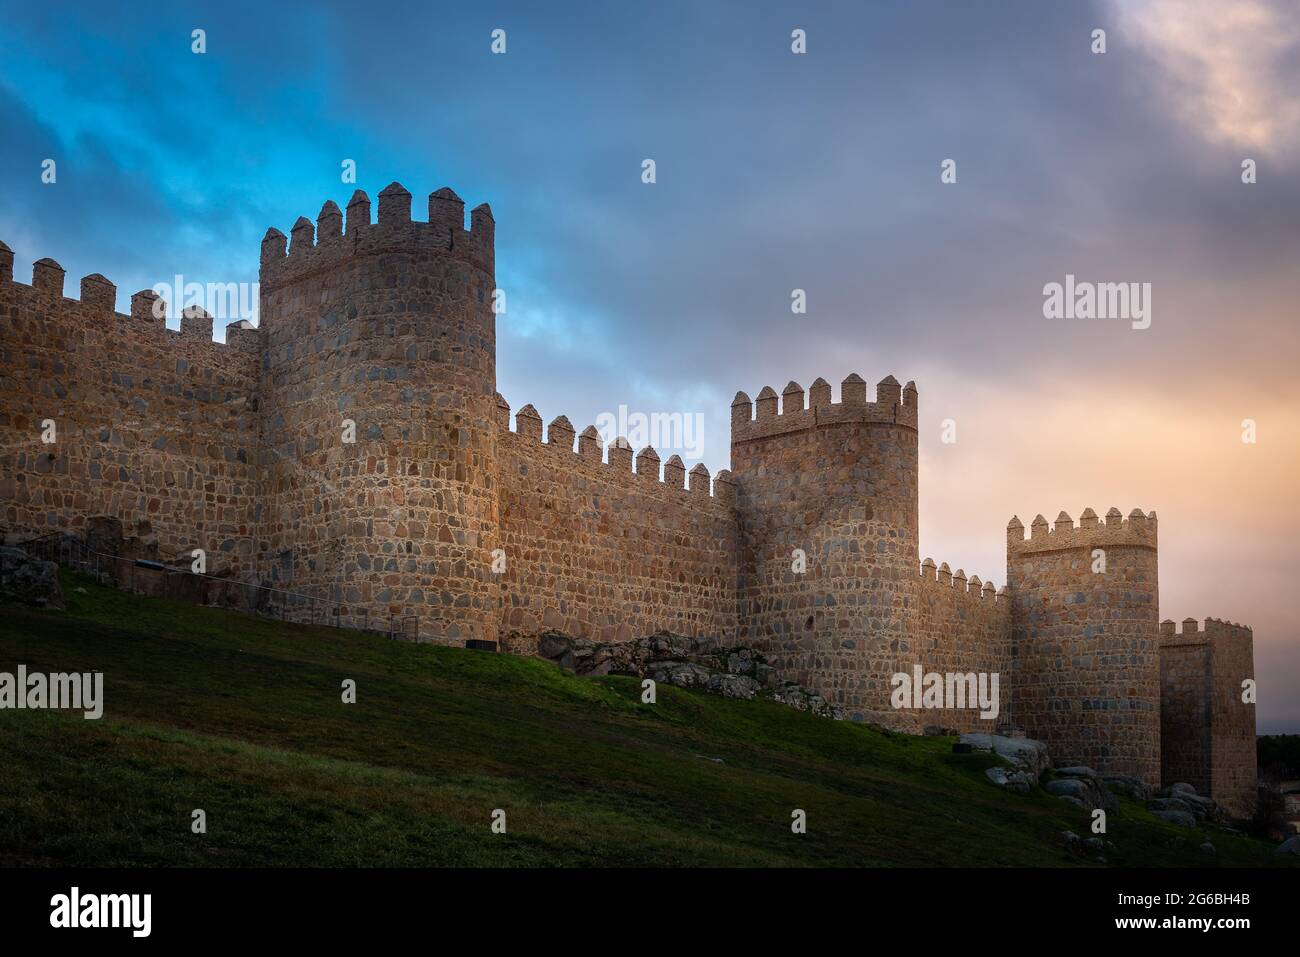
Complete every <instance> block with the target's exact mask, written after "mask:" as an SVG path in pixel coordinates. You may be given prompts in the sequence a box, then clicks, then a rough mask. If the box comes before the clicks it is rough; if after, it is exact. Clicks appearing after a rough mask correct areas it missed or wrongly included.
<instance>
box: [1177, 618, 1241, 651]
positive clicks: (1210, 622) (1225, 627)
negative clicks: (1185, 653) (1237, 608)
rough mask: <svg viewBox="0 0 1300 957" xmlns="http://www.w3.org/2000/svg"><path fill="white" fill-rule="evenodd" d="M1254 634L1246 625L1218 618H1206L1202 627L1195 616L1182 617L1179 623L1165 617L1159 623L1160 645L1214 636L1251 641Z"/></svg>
mask: <svg viewBox="0 0 1300 957" xmlns="http://www.w3.org/2000/svg"><path fill="white" fill-rule="evenodd" d="M1254 635H1255V633H1254V631H1253V630H1252V629H1251V628H1250V627H1249V626H1247V625H1239V624H1237V622H1235V621H1223V620H1222V619H1219V618H1206V619H1205V626H1204V627H1201V624H1200V622H1198V621H1197V620H1196V619H1195V618H1184V619H1183V620H1182V622H1181V623H1175V622H1174V621H1173V619H1170V618H1166V619H1165V620H1164V621H1162V622H1161V623H1160V644H1161V646H1162V647H1163V646H1164V645H1173V644H1187V643H1192V642H1208V641H1212V640H1213V639H1215V638H1225V639H1229V640H1235V641H1253V640H1254Z"/></svg>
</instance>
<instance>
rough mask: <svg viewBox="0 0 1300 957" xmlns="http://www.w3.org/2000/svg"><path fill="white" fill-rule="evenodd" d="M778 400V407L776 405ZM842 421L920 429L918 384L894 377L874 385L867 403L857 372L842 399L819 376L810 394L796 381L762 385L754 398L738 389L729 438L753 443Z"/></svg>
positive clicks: (842, 386)
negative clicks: (777, 386)
mask: <svg viewBox="0 0 1300 957" xmlns="http://www.w3.org/2000/svg"><path fill="white" fill-rule="evenodd" d="M778 403H779V407H778ZM844 423H871V424H880V425H892V426H903V427H905V428H909V429H913V430H915V429H916V424H917V391H916V383H914V382H908V383H907V385H906V386H900V385H899V384H898V380H897V379H895V378H894V377H893V376H892V375H891V376H886V377H885V378H884V379H882V380H881V381H880V382H879V383H878V384H877V385H876V400H875V401H874V402H868V401H867V383H866V381H865V380H864V379H863V378H862V377H861V376H860V375H858V374H857V373H856V372H855V373H852V374H850V375H849V376H847V377H846V378H845V379H844V381H843V382H842V383H840V401H839V402H833V401H832V400H831V386H830V383H828V382H827V381H826V380H825V379H823V378H820V377H818V378H817V380H816V381H814V382H813V384H812V386H811V388H809V389H808V392H807V402H806V403H805V394H804V388H803V386H801V385H800V384H799V383H797V382H793V381H792V382H790V383H789V384H787V385H786V387H785V388H784V389H783V390H782V391H781V396H780V397H779V399H778V396H777V394H776V390H775V389H773V388H772V387H771V386H764V387H763V389H762V390H761V391H760V392H759V393H758V398H757V400H756V401H751V400H750V398H749V396H748V395H746V394H745V393H744V392H737V393H736V398H735V399H734V400H733V401H732V403H731V442H732V444H733V445H735V444H736V443H737V442H749V441H753V440H754V439H762V438H768V437H770V436H773V435H783V434H787V433H791V432H801V431H804V430H806V429H815V428H819V427H822V426H830V425H839V424H844Z"/></svg>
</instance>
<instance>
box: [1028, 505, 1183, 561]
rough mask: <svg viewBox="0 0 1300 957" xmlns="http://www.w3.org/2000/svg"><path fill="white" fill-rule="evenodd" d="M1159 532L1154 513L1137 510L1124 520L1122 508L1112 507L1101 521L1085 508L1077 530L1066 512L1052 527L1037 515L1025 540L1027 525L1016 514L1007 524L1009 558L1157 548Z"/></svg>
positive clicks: (1095, 514) (1094, 513)
mask: <svg viewBox="0 0 1300 957" xmlns="http://www.w3.org/2000/svg"><path fill="white" fill-rule="evenodd" d="M1156 530H1157V523H1156V513H1155V512H1149V513H1148V512H1143V511H1142V510H1141V509H1140V508H1135V509H1133V511H1132V512H1130V513H1129V516H1128V518H1125V517H1124V515H1123V513H1122V512H1121V511H1120V510H1119V509H1117V508H1114V507H1112V508H1111V509H1110V510H1109V511H1108V512H1107V513H1106V520H1105V522H1102V521H1101V520H1100V519H1099V518H1098V517H1097V513H1096V512H1094V511H1093V510H1092V509H1091V508H1086V509H1084V510H1083V514H1082V515H1080V516H1079V524H1078V526H1077V527H1076V526H1075V524H1074V519H1072V518H1071V517H1070V516H1069V515H1068V514H1067V513H1066V512H1064V511H1063V512H1061V513H1060V514H1058V515H1057V516H1056V522H1055V524H1054V525H1051V526H1050V527H1049V525H1048V522H1047V519H1046V518H1044V517H1043V516H1042V515H1041V514H1040V515H1037V516H1035V517H1034V520H1033V522H1031V523H1030V527H1029V537H1028V538H1025V526H1024V524H1023V523H1022V522H1021V521H1020V519H1019V517H1017V516H1015V515H1013V516H1011V521H1009V522H1008V523H1007V557H1008V558H1012V557H1016V556H1021V555H1030V554H1034V553H1037V552H1052V551H1060V550H1063V549H1070V548H1098V547H1105V546H1108V545H1109V546H1135V547H1140V548H1152V549H1154V548H1155V547H1156Z"/></svg>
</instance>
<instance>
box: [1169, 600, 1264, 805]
mask: <svg viewBox="0 0 1300 957" xmlns="http://www.w3.org/2000/svg"><path fill="white" fill-rule="evenodd" d="M1253 642H1254V636H1253V634H1252V633H1251V630H1250V629H1249V628H1246V627H1244V626H1242V625H1238V624H1235V623H1232V622H1226V621H1219V620H1218V619H1216V618H1207V619H1206V620H1205V627H1204V628H1201V627H1200V625H1199V624H1198V622H1197V620H1196V619H1195V618H1187V619H1185V620H1184V621H1183V623H1182V628H1181V629H1179V630H1175V626H1174V623H1173V622H1172V621H1165V622H1162V623H1161V625H1160V682H1161V702H1160V705H1161V710H1160V734H1161V742H1162V743H1161V764H1162V768H1163V774H1164V784H1165V785H1166V786H1168V785H1171V784H1174V783H1175V782H1178V781H1186V782H1187V783H1188V784H1191V785H1192V786H1194V787H1195V788H1196V789H1197V791H1198V792H1199V793H1201V794H1206V795H1209V796H1210V797H1213V798H1214V800H1216V801H1218V802H1219V804H1220V805H1222V806H1223V807H1224V808H1225V809H1227V810H1228V811H1229V812H1230V813H1232V814H1235V815H1238V816H1246V815H1249V814H1250V813H1251V812H1252V810H1253V809H1254V806H1255V800H1256V793H1255V789H1256V770H1257V769H1256V756H1255V706H1254V704H1252V703H1249V702H1246V701H1243V700H1242V691H1243V689H1242V682H1243V681H1244V680H1245V679H1247V678H1251V679H1253V678H1254V676H1255V666H1254V653H1253Z"/></svg>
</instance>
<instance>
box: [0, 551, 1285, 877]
mask: <svg viewBox="0 0 1300 957" xmlns="http://www.w3.org/2000/svg"><path fill="white" fill-rule="evenodd" d="M64 591H65V594H66V596H67V599H68V610H67V611H65V612H52V611H38V610H34V609H28V608H23V607H18V606H12V605H8V606H3V607H0V618H3V622H2V623H0V671H13V670H15V669H16V667H17V665H19V664H25V665H27V667H28V669H29V671H44V672H49V671H73V670H75V671H102V672H103V673H104V699H105V704H104V717H103V719H101V720H99V721H87V720H84V719H83V718H82V717H81V716H80V714H75V715H74V714H70V713H67V712H61V713H56V712H49V711H0V767H2V768H3V773H0V864H11V865H12V864H51V865H54V864H58V865H78V866H82V865H93V866H114V865H145V866H157V865H217V866H222V865H253V866H259V865H325V866H354V865H367V866H369V865H389V866H435V865H459V866H532V867H537V866H582V865H602V866H629V865H630V866H636V865H642V866H691V865H707V866H881V867H892V866H918V865H919V866H945V867H953V866H957V867H960V866H1003V865H1005V866H1015V865H1037V866H1043V865H1046V866H1053V865H1060V866H1073V865H1078V866H1104V865H1102V864H1100V863H1099V862H1098V860H1097V856H1096V855H1078V854H1075V853H1072V852H1070V851H1068V850H1067V849H1066V848H1065V847H1064V845H1063V843H1062V841H1061V839H1060V837H1059V833H1060V832H1061V831H1063V830H1065V829H1067V828H1069V829H1072V830H1074V831H1075V832H1076V833H1078V834H1080V835H1082V836H1087V835H1088V833H1089V832H1088V820H1087V817H1086V815H1085V814H1084V813H1083V812H1081V811H1077V810H1074V809H1071V808H1069V807H1067V806H1065V805H1064V804H1062V803H1061V802H1059V801H1057V800H1056V799H1054V798H1051V797H1049V796H1047V795H1045V794H1043V793H1042V792H1035V793H1033V794H1031V795H1028V796H1017V795H1012V794H1008V793H1005V792H1003V791H1001V790H999V789H997V788H995V787H993V786H992V785H991V784H989V783H988V782H987V781H986V779H985V777H984V773H983V772H984V769H985V768H986V767H988V766H989V765H990V764H991V763H993V762H995V761H997V760H998V759H996V758H993V757H991V756H988V755H979V754H972V755H954V754H952V753H951V746H952V739H950V738H913V737H907V736H901V735H889V734H886V733H883V732H880V731H878V730H875V729H873V728H869V727H864V726H860V725H854V724H851V723H848V722H833V721H828V720H825V719H821V718H814V717H811V716H809V715H806V714H802V713H800V712H797V711H794V710H792V709H789V708H786V707H783V706H781V705H778V704H776V703H773V702H770V701H744V702H742V701H730V700H726V699H722V698H716V697H712V696H709V695H705V694H701V693H695V692H688V691H682V690H679V689H676V688H672V687H665V686H662V685H661V686H660V687H659V689H658V691H659V700H658V703H657V704H656V705H642V704H640V700H639V699H640V685H639V682H638V681H636V680H634V679H631V678H619V677H609V678H600V679H582V678H576V677H573V676H571V675H567V674H565V673H563V672H561V671H560V670H558V669H557V668H556V667H554V666H553V665H551V664H548V663H545V662H542V661H535V660H529V659H523V658H516V657H511V656H508V655H493V654H488V653H484V652H476V651H467V650H463V649H455V648H440V647H433V646H428V645H412V644H406V643H401V642H394V641H390V640H388V639H387V638H385V637H383V636H380V635H371V634H365V633H360V632H352V631H343V630H336V629H330V628H315V627H308V626H298V625H287V624H284V623H280V622H275V621H270V620H266V619H261V618H254V617H249V616H243V615H237V614H233V613H230V612H225V611H220V610H216V609H209V608H196V607H193V606H188V605H181V604H175V603H171V602H165V601H160V600H154V599H145V598H139V597H134V596H130V595H126V594H123V593H121V592H117V591H114V590H111V589H107V588H102V587H100V586H98V585H96V584H94V583H93V582H91V581H90V580H89V579H86V578H82V577H78V576H73V575H67V576H65V578H64ZM347 678H351V679H353V680H355V681H356V683H357V703H356V704H351V705H349V704H343V703H342V700H341V684H342V682H343V680H344V679H347ZM195 808H202V809H203V810H204V811H205V812H206V814H207V825H208V831H207V833H206V834H204V835H196V834H193V833H191V830H190V820H191V817H190V815H191V811H192V810H193V809H195ZM496 808H501V809H503V810H505V812H506V815H507V824H508V831H507V833H506V834H504V835H502V834H493V833H492V832H491V829H490V822H491V814H492V811H493V810H494V809H496ZM795 808H802V809H803V810H804V811H806V812H807V819H808V833H807V834H803V835H796V834H793V833H791V830H790V819H791V818H790V815H791V811H792V810H793V809H795ZM1106 836H1107V838H1108V839H1109V840H1111V841H1113V842H1114V845H1115V847H1114V848H1113V849H1111V850H1108V851H1107V852H1106V853H1105V857H1106V859H1107V863H1108V864H1110V865H1156V866H1159V865H1187V864H1191V865H1198V866H1224V865H1262V866H1285V865H1286V864H1287V862H1284V861H1282V860H1281V859H1280V856H1279V855H1274V854H1272V853H1271V852H1272V847H1271V846H1270V845H1267V844H1264V843H1262V842H1257V841H1253V840H1249V839H1246V838H1240V837H1235V836H1232V835H1229V834H1226V833H1222V832H1218V831H1207V832H1196V833H1193V832H1188V831H1186V830H1183V829H1180V828H1176V827H1173V826H1171V825H1167V824H1164V823H1163V822H1160V821H1158V820H1157V819H1155V818H1153V817H1152V816H1151V815H1150V814H1148V813H1147V812H1146V811H1144V810H1143V809H1142V808H1141V807H1140V806H1138V805H1136V804H1133V803H1132V802H1126V803H1125V804H1124V806H1123V809H1122V812H1121V813H1119V814H1112V815H1111V819H1110V827H1109V834H1108V835H1106ZM1206 836H1208V837H1209V838H1210V840H1212V841H1213V842H1214V844H1215V845H1216V847H1217V848H1218V851H1219V853H1218V855H1217V856H1216V857H1215V858H1213V859H1209V858H1207V857H1206V856H1205V855H1202V854H1201V853H1200V852H1199V851H1198V850H1197V845H1199V844H1200V843H1201V841H1203V840H1204V839H1205V838H1206ZM1180 838H1181V839H1182V842H1181V845H1178V846H1175V845H1174V844H1173V842H1175V841H1177V840H1178V839H1180Z"/></svg>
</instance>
